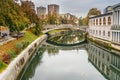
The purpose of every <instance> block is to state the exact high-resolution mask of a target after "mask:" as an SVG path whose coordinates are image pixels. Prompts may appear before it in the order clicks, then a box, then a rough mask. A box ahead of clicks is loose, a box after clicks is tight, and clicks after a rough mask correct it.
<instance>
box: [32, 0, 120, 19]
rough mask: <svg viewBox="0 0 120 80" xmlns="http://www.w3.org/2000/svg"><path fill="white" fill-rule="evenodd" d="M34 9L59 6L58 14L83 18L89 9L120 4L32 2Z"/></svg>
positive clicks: (106, 0)
mask: <svg viewBox="0 0 120 80" xmlns="http://www.w3.org/2000/svg"><path fill="white" fill-rule="evenodd" d="M32 1H33V2H34V3H35V5H36V7H38V6H44V7H47V5H48V4H58V5H60V13H61V14H62V13H71V14H74V15H76V16H77V17H80V16H82V17H85V16H86V15H87V13H88V11H89V9H91V8H98V9H99V10H101V11H103V9H104V8H105V7H107V6H109V5H114V4H117V3H120V0H32Z"/></svg>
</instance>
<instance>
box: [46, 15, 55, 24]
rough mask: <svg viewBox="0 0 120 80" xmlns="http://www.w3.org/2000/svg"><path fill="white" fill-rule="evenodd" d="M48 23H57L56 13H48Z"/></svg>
mask: <svg viewBox="0 0 120 80" xmlns="http://www.w3.org/2000/svg"><path fill="white" fill-rule="evenodd" d="M48 23H49V24H57V15H56V14H53V15H50V14H49V15H48Z"/></svg>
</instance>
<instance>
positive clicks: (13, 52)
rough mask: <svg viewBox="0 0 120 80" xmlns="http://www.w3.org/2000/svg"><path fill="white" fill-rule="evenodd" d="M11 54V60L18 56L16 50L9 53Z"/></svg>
mask: <svg viewBox="0 0 120 80" xmlns="http://www.w3.org/2000/svg"><path fill="white" fill-rule="evenodd" d="M9 54H10V58H11V59H12V58H14V57H15V56H16V54H15V50H10V51H9Z"/></svg>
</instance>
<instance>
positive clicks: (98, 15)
mask: <svg viewBox="0 0 120 80" xmlns="http://www.w3.org/2000/svg"><path fill="white" fill-rule="evenodd" d="M107 15H112V12H110V13H106V14H101V15H97V16H92V17H90V18H89V19H92V18H97V17H102V16H107Z"/></svg>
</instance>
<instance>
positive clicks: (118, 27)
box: [111, 25, 120, 30]
mask: <svg viewBox="0 0 120 80" xmlns="http://www.w3.org/2000/svg"><path fill="white" fill-rule="evenodd" d="M111 30H120V25H112V26H111Z"/></svg>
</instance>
